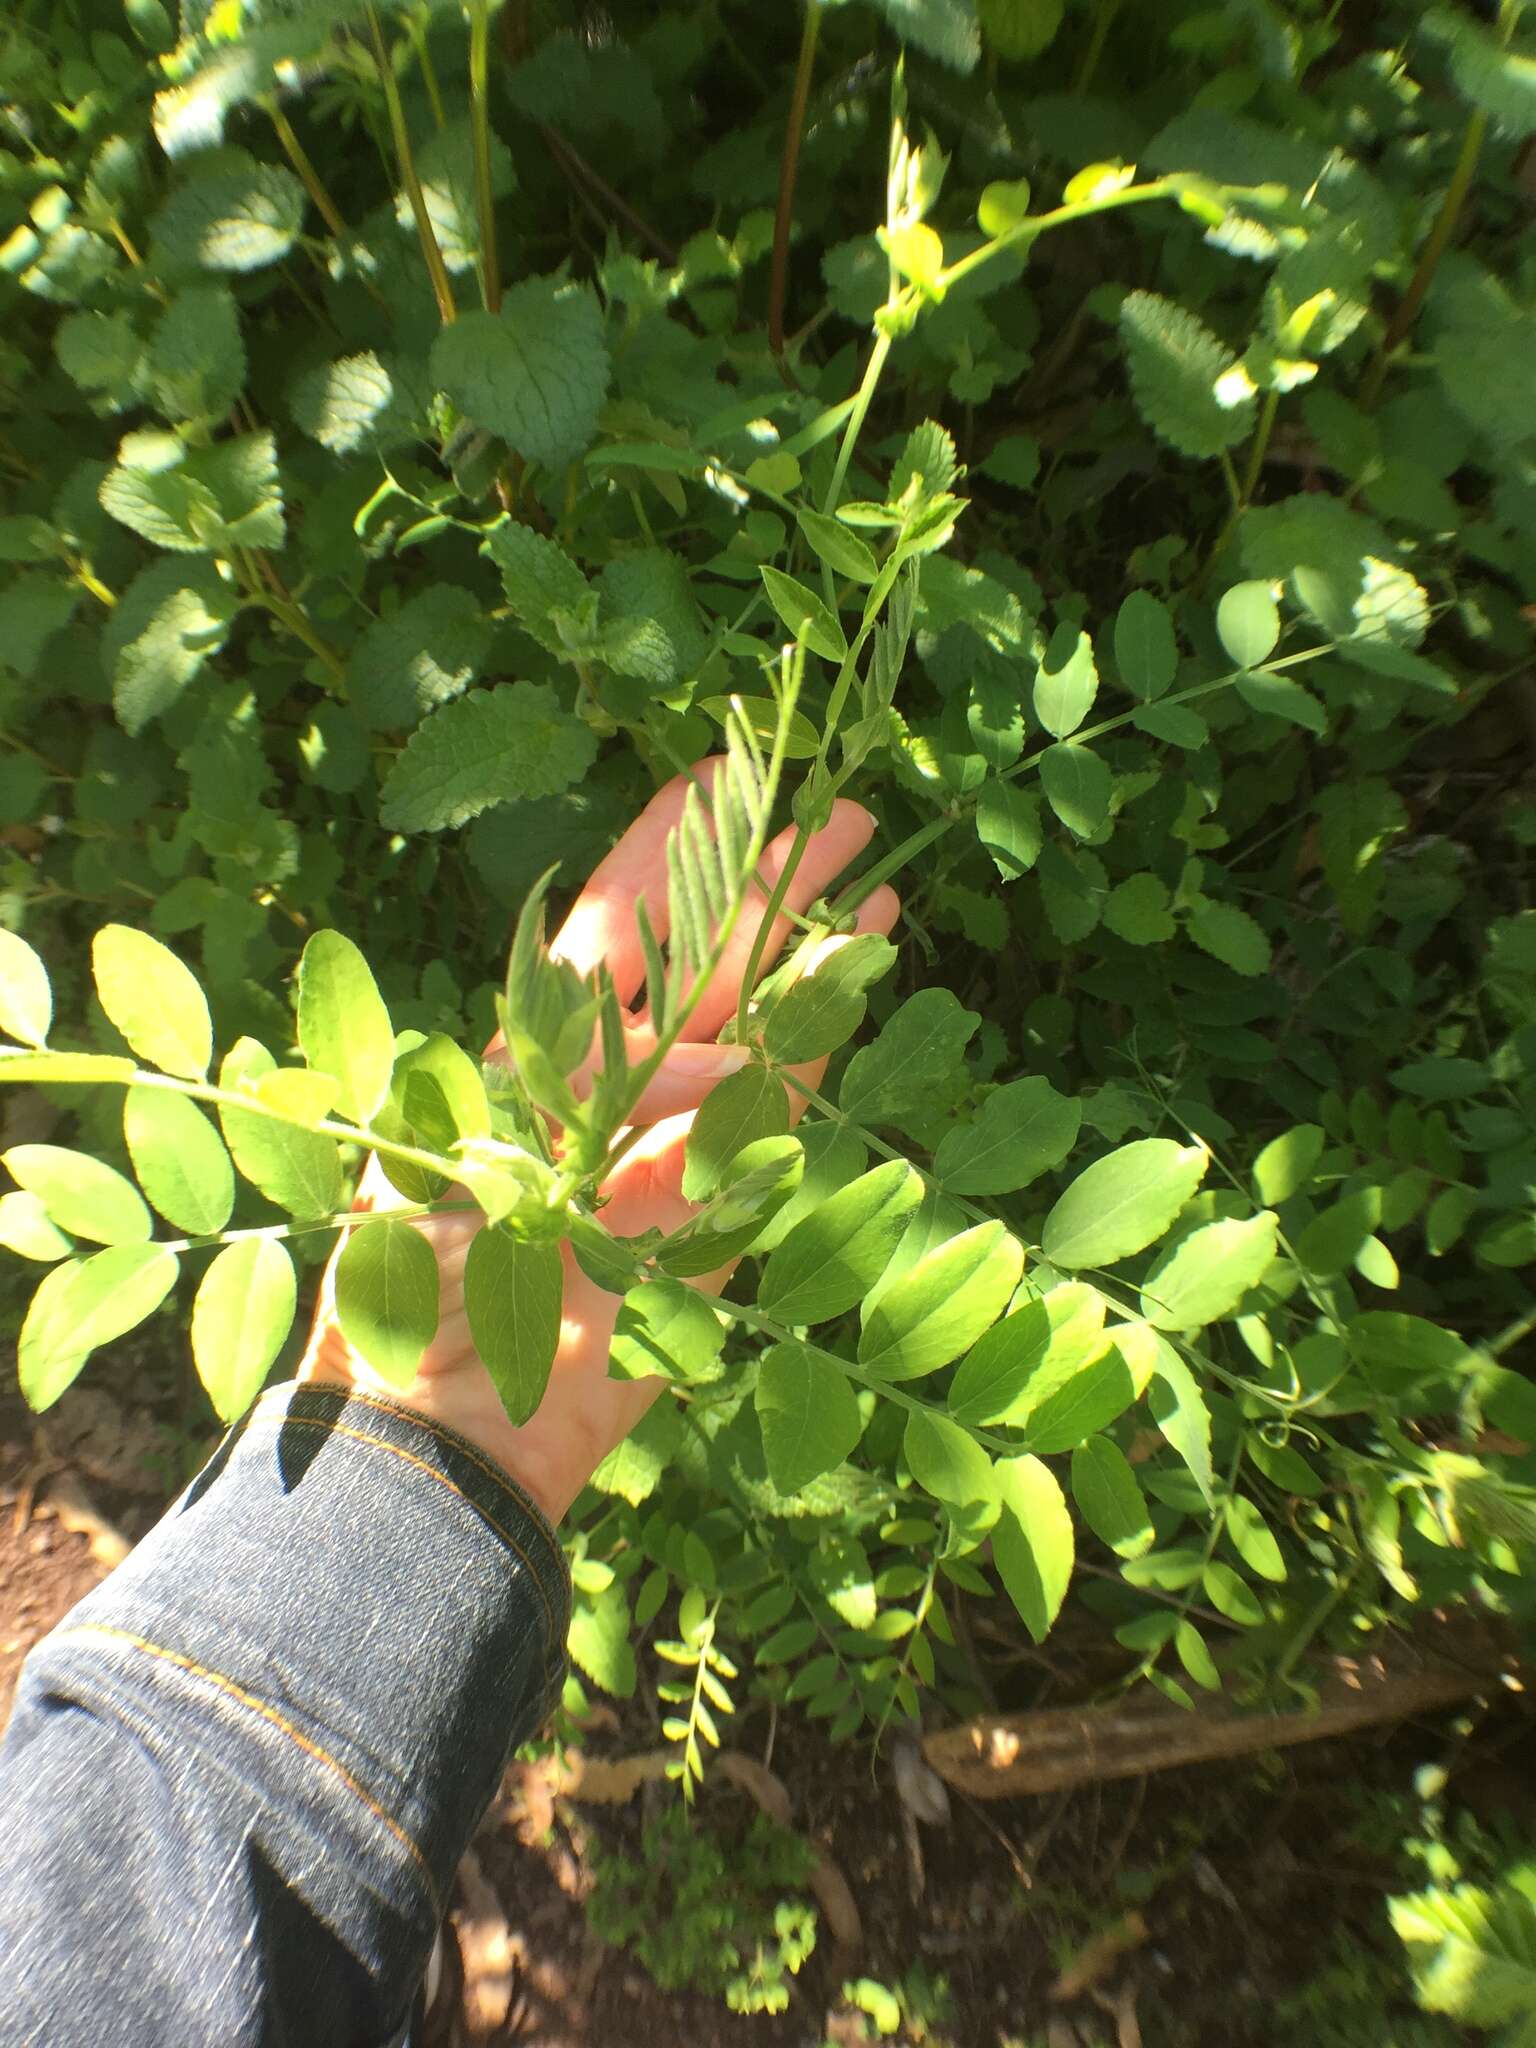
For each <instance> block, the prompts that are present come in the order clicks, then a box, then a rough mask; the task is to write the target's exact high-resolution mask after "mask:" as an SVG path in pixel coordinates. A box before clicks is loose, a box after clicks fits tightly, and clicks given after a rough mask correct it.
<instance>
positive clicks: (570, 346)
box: [432, 277, 608, 467]
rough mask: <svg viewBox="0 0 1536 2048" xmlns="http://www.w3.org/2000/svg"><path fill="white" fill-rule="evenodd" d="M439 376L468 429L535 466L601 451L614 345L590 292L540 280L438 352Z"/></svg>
mask: <svg viewBox="0 0 1536 2048" xmlns="http://www.w3.org/2000/svg"><path fill="white" fill-rule="evenodd" d="M432 375H433V377H434V378H435V379H436V381H437V383H438V385H439V386H440V387H441V389H442V390H443V391H445V392H446V393H447V394H448V396H449V398H450V399H452V401H453V403H454V404H455V405H456V406H457V407H458V409H459V411H460V412H461V413H463V414H464V416H465V418H466V419H470V420H473V421H474V423H475V425H476V426H479V427H485V428H487V429H488V430H489V431H490V432H491V433H493V434H499V435H500V436H501V438H502V439H503V440H504V441H506V442H507V443H508V445H509V446H510V447H512V448H515V449H516V450H517V452H518V454H519V455H523V456H526V457H527V458H528V460H529V461H530V462H542V463H545V464H548V465H549V466H550V467H556V466H558V465H559V464H560V463H564V462H571V461H574V459H575V458H576V457H577V456H578V455H580V454H581V453H582V452H583V450H584V449H586V448H587V447H588V446H589V445H590V444H591V441H592V436H593V434H594V432H595V431H596V427H597V415H598V410H599V408H600V407H601V405H602V402H603V398H604V395H605V394H606V392H607V389H608V345H607V342H606V340H605V339H604V336H603V316H602V313H601V311H600V309H599V307H598V303H597V300H596V299H595V297H594V296H593V294H592V293H591V292H590V291H589V290H588V289H587V287H586V286H585V285H576V284H557V283H556V282H555V281H554V280H553V279H550V278H543V277H534V278H529V279H528V280H527V281H526V282H524V283H522V284H517V285H514V286H513V287H512V289H511V290H510V291H509V292H508V293H507V294H506V296H505V297H504V298H503V300H502V302H501V312H500V314H499V315H497V314H494V313H466V314H464V315H462V316H461V318H459V319H458V320H455V321H454V322H453V324H452V325H451V326H449V327H445V328H444V329H443V331H442V332H441V334H439V335H438V337H437V339H436V341H435V342H433V344H432Z"/></svg>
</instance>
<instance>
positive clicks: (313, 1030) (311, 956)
mask: <svg viewBox="0 0 1536 2048" xmlns="http://www.w3.org/2000/svg"><path fill="white" fill-rule="evenodd" d="M298 1010H299V1044H300V1045H301V1046H302V1047H303V1051H304V1057H305V1059H306V1060H307V1061H308V1062H309V1065H310V1066H311V1067H312V1068H313V1069H314V1070H315V1071H316V1072H317V1073H321V1074H329V1075H330V1076H331V1078H332V1079H333V1080H335V1081H337V1082H339V1083H340V1092H339V1094H338V1095H337V1098H336V1109H337V1112H338V1114H340V1115H341V1116H344V1117H347V1118H349V1119H350V1120H351V1121H352V1122H353V1123H355V1124H366V1123H368V1122H369V1121H370V1119H371V1118H372V1117H373V1115H374V1113H375V1111H376V1110H377V1109H378V1108H379V1106H380V1104H381V1103H382V1102H383V1100H384V1098H385V1096H386V1095H387V1094H388V1093H389V1077H390V1074H391V1073H392V1071H393V1069H394V1064H395V1035H394V1032H393V1031H392V1030H391V1029H390V1023H389V1012H388V1010H386V1009H385V1007H384V1001H383V998H382V997H381V996H380V994H379V991H378V985H377V983H376V982H375V981H374V978H373V974H372V972H371V970H370V969H369V966H368V963H367V961H366V960H365V959H364V958H363V956H362V954H361V953H360V952H359V951H358V949H357V947H356V946H355V945H354V944H353V943H352V941H351V940H350V939H349V938H346V937H344V936H343V934H342V933H341V932H316V933H315V935H314V937H313V938H312V939H311V940H310V941H309V943H308V944H307V945H306V946H305V948H304V955H303V958H302V959H301V960H300V962H299V1001H298Z"/></svg>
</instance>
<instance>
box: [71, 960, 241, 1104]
mask: <svg viewBox="0 0 1536 2048" xmlns="http://www.w3.org/2000/svg"><path fill="white" fill-rule="evenodd" d="M91 968H92V971H93V973H94V975H95V979H96V993H97V995H98V996H99V997H100V999H101V1007H102V1008H103V1009H104V1010H105V1011H106V1013H107V1015H108V1016H109V1017H110V1018H111V1020H112V1022H113V1023H114V1024H115V1025H116V1026H117V1028H118V1030H119V1031H120V1032H121V1033H122V1034H123V1036H124V1038H126V1039H127V1041H128V1043H129V1044H130V1045H131V1046H132V1047H133V1049H134V1051H135V1052H136V1053H137V1054H138V1056H139V1058H140V1059H142V1060H148V1062H149V1064H150V1065H151V1066H152V1067H159V1069H160V1070H161V1072H162V1073H166V1074H179V1075H181V1076H182V1077H183V1078H184V1079H186V1080H189V1081H200V1080H202V1079H203V1077H204V1075H205V1074H206V1073H207V1072H208V1063H209V1061H210V1060H211V1059H212V1058H213V1019H212V1018H211V1017H210V1016H209V1014H208V998H207V997H206V996H205V995H204V994H203V991H202V987H201V985H200V984H199V982H198V979H197V976H196V975H195V974H194V973H193V972H192V970H191V968H189V967H187V966H184V965H183V963H182V962H181V961H180V960H178V959H177V957H176V955H175V954H174V953H173V952H172V951H171V949H170V947H169V946H164V945H162V944H161V943H160V941H159V940H158V939H153V938H151V937H150V935H149V933H148V932H139V931H134V930H133V928H132V927H131V926H130V925H125V924H108V925H103V926H102V928H101V930H100V931H99V932H97V934H96V936H95V938H94V939H93V940H92V941H91Z"/></svg>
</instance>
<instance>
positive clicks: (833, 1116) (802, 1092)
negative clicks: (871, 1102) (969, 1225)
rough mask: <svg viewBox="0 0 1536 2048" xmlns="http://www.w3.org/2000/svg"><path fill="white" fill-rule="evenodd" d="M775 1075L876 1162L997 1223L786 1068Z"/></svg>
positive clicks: (976, 1216)
mask: <svg viewBox="0 0 1536 2048" xmlns="http://www.w3.org/2000/svg"><path fill="white" fill-rule="evenodd" d="M776 1071H777V1073H778V1075H779V1078H780V1079H781V1080H783V1081H787V1082H788V1083H789V1085H790V1087H791V1088H793V1089H794V1091H795V1093H796V1094H797V1095H799V1096H801V1097H802V1098H803V1099H804V1101H805V1102H806V1103H807V1104H808V1105H809V1107H810V1108H812V1109H814V1110H815V1111H816V1113H817V1115H818V1116H821V1117H824V1118H825V1119H826V1121H827V1122H828V1123H829V1124H841V1125H842V1127H843V1129H844V1130H845V1131H852V1133H853V1134H854V1136H855V1137H856V1138H858V1139H860V1140H861V1141H862V1142H863V1143H864V1144H866V1145H867V1146H868V1147H869V1149H870V1151H871V1152H873V1153H875V1154H876V1156H877V1157H878V1158H881V1159H899V1160H901V1161H902V1163H903V1164H904V1165H906V1166H910V1167H911V1169H912V1171H913V1172H914V1173H915V1174H916V1175H917V1177H918V1179H919V1180H921V1182H922V1183H923V1185H924V1187H928V1188H932V1190H933V1192H934V1193H935V1194H936V1195H942V1196H943V1197H944V1199H945V1201H947V1202H953V1203H954V1205H955V1207H956V1208H957V1209H959V1210H960V1211H961V1212H962V1213H963V1214H964V1215H966V1216H969V1217H970V1218H971V1220H972V1222H974V1223H993V1222H995V1221H996V1220H997V1219H996V1218H995V1217H993V1216H989V1215H988V1213H987V1211H986V1210H985V1209H978V1208H977V1206H976V1204H975V1203H974V1202H968V1201H967V1200H966V1199H965V1197H964V1196H963V1195H952V1194H951V1193H950V1192H949V1190H948V1188H946V1187H945V1185H944V1183H943V1181H941V1180H940V1179H939V1177H938V1175H937V1174H936V1173H929V1172H928V1171H927V1169H926V1168H925V1167H921V1166H919V1165H918V1164H917V1163H916V1161H915V1160H912V1159H909V1158H908V1157H907V1155H906V1153H905V1152H902V1151H900V1150H898V1148H897V1147H896V1146H895V1145H888V1144H887V1143H886V1142H885V1140H884V1138H881V1137H877V1136H876V1134H875V1133H874V1132H873V1131H872V1130H870V1129H869V1128H868V1127H867V1126H866V1125H864V1124H861V1123H859V1122H857V1121H856V1119H855V1118H853V1117H851V1116H849V1115H848V1114H847V1113H846V1112H845V1111H843V1110H841V1109H839V1108H838V1106H837V1104H836V1103H835V1102H829V1101H828V1099H827V1097H826V1096H825V1095H819V1094H818V1093H817V1092H816V1090H815V1089H814V1088H811V1087H808V1086H807V1084H806V1083H805V1082H804V1081H802V1080H801V1079H800V1077H799V1076H798V1075H797V1074H795V1073H793V1072H792V1071H791V1070H790V1069H789V1068H788V1067H780V1068H778V1069H776Z"/></svg>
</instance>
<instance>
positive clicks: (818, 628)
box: [762, 566, 848, 661]
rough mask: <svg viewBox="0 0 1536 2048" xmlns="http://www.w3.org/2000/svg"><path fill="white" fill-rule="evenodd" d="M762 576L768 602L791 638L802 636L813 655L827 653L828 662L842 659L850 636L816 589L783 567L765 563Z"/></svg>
mask: <svg viewBox="0 0 1536 2048" xmlns="http://www.w3.org/2000/svg"><path fill="white" fill-rule="evenodd" d="M762 578H763V588H764V589H765V590H766V591H767V593H768V602H769V603H770V604H771V605H772V606H773V608H774V610H775V611H776V612H777V613H778V615H779V617H780V618H781V619H782V620H783V622H784V625H785V627H786V629H787V630H788V632H789V635H790V638H791V639H795V640H798V639H800V638H801V637H802V635H803V637H804V639H805V644H806V646H807V647H809V648H810V650H811V652H812V653H813V654H820V655H824V656H825V657H826V659H827V660H828V661H841V660H842V658H843V656H844V655H845V654H846V653H847V652H848V642H847V639H846V637H845V636H844V633H843V629H842V627H841V626H840V625H839V624H838V622H837V620H836V619H835V618H834V616H833V615H832V613H831V612H830V611H828V609H827V607H826V606H825V605H824V604H823V603H822V601H821V599H820V598H819V597H818V596H817V595H816V593H815V591H814V590H809V589H807V588H806V586H805V584H803V583H797V582H796V581H795V579H794V577H793V576H786V575H785V574H784V572H783V570H782V569H770V568H767V567H766V566H765V567H764V569H763V571H762Z"/></svg>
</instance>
